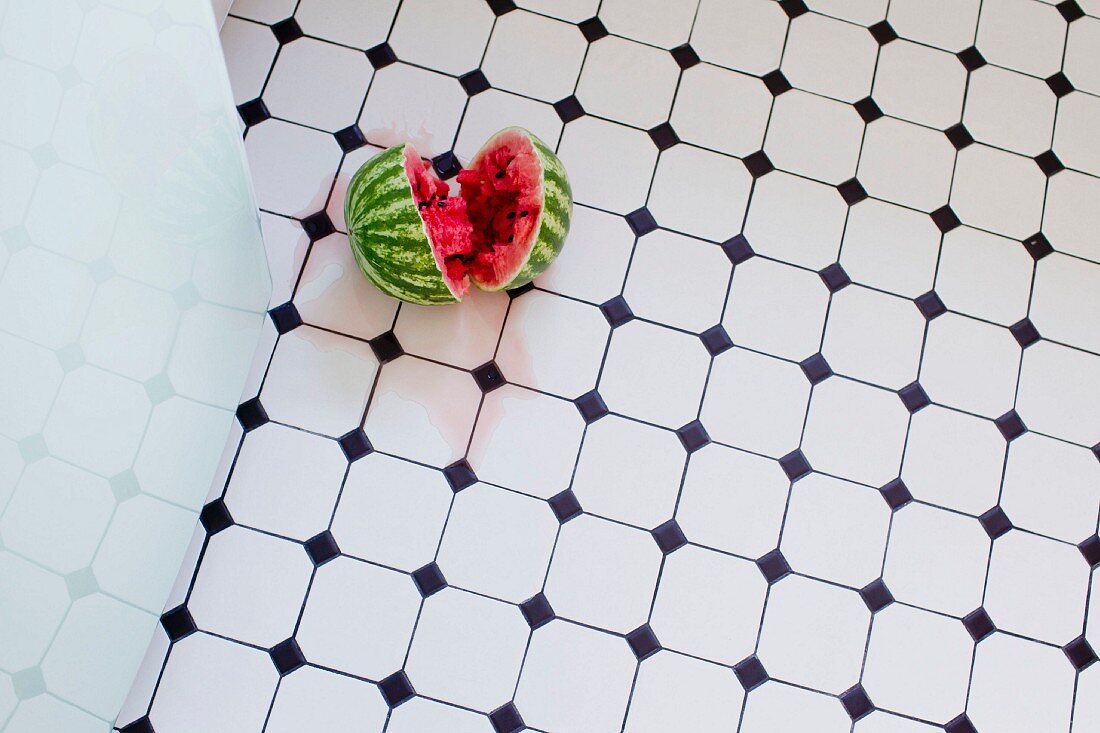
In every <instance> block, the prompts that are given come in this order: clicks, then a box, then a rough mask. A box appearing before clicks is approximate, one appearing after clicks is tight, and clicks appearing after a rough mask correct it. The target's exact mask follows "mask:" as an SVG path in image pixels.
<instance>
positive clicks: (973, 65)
mask: <svg viewBox="0 0 1100 733" xmlns="http://www.w3.org/2000/svg"><path fill="white" fill-rule="evenodd" d="M955 55H956V56H957V57H958V59H959V61H961V62H962V65H963V66H964V67H966V70H967V71H974V70H975V69H980V68H982V67H983V66H985V58H984V57H983V56H982V54H981V53H980V52H979V51H978V49H976V48H974V47H973V46H971V47H970V48H964V49H963V50H962V51H959V52H958V53H957V54H955Z"/></svg>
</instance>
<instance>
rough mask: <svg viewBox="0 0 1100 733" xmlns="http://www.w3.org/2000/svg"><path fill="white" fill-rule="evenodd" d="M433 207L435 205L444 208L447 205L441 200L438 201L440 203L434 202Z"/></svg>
mask: <svg viewBox="0 0 1100 733" xmlns="http://www.w3.org/2000/svg"><path fill="white" fill-rule="evenodd" d="M435 205H436V206H446V205H447V202H446V201H442V200H440V201H436V202H435Z"/></svg>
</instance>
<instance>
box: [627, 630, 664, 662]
mask: <svg viewBox="0 0 1100 733" xmlns="http://www.w3.org/2000/svg"><path fill="white" fill-rule="evenodd" d="M626 643H627V644H629V645H630V651H632V652H634V656H636V657H637V658H638V660H639V661H641V660H642V659H645V658H646V657H650V656H653V655H654V654H656V653H657V652H659V651H660V650H661V642H659V641H657V635H656V634H654V633H653V629H651V628H650V627H649V624H642V625H641V626H639V627H638V628H636V629H634V630H633V631H631V632H630V633H629V634H627V635H626Z"/></svg>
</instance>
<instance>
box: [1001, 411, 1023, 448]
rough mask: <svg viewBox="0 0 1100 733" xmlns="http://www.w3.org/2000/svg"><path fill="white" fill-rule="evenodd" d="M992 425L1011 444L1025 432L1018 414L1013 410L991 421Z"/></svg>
mask: <svg viewBox="0 0 1100 733" xmlns="http://www.w3.org/2000/svg"><path fill="white" fill-rule="evenodd" d="M993 424H994V425H996V426H997V429H998V430H1000V431H1001V435H1003V436H1004V438H1005V440H1007V441H1009V442H1012V441H1013V440H1015V439H1016V438H1019V437H1020V436H1021V435H1023V434H1024V433H1026V432H1027V426H1026V425H1024V421H1023V419H1022V418H1021V417H1020V413H1018V412H1016V411H1015V410H1009V411H1008V412H1006V413H1005V414H1003V415H1001V416H1000V417H998V418H997V419H996V420H994V421H993Z"/></svg>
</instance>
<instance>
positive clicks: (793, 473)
mask: <svg viewBox="0 0 1100 733" xmlns="http://www.w3.org/2000/svg"><path fill="white" fill-rule="evenodd" d="M779 467H780V468H782V469H783V473H785V474H787V478H789V479H790V480H791V481H797V480H798V479H800V478H802V477H803V476H805V475H806V474H808V473H809V472H810V471H812V470H813V469H811V468H810V462H809V461H807V460H806V456H805V455H803V453H802V451H800V450H793V451H791V452H790V453H788V454H787V455H785V456H783V457H782V458H780V459H779Z"/></svg>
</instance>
